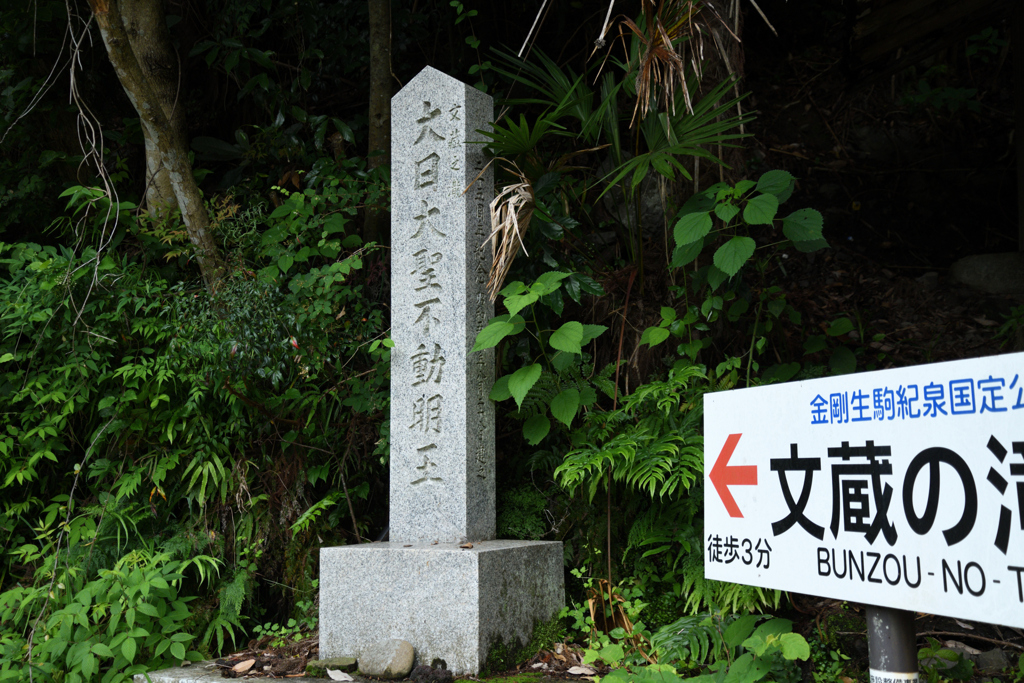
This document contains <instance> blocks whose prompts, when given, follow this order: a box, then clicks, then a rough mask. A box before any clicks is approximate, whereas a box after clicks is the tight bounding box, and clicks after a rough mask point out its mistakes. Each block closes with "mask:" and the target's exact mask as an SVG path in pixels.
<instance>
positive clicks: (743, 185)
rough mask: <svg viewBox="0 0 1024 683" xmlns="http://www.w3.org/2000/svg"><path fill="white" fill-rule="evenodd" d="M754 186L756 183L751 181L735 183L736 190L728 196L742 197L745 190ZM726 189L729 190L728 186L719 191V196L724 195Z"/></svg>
mask: <svg viewBox="0 0 1024 683" xmlns="http://www.w3.org/2000/svg"><path fill="white" fill-rule="evenodd" d="M756 184H757V183H755V182H754V181H753V180H741V181H739V182H738V183H736V189H735V190H733V191H732V192H731V193H730V194H732V195H734V196H735V197H742V196H743V195H744V194H745V193H746V192H747V190H749V189H750V188H752V187H754V186H755V185H756ZM708 189H710V188H708ZM727 189H729V188H728V185H726V186H725V187H723V188H722V189H721V190H719V195H723V194H725V191H726V190H727Z"/></svg>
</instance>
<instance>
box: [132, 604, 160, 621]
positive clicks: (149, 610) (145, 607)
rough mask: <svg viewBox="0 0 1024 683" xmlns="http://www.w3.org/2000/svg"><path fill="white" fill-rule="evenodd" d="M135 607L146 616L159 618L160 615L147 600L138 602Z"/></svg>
mask: <svg viewBox="0 0 1024 683" xmlns="http://www.w3.org/2000/svg"><path fill="white" fill-rule="evenodd" d="M136 609H138V610H139V611H140V612H142V613H143V614H145V615H146V616H150V617H154V618H159V617H160V613H159V612H157V611H156V607H153V605H151V604H149V603H148V602H140V603H139V604H138V607H137V608H136Z"/></svg>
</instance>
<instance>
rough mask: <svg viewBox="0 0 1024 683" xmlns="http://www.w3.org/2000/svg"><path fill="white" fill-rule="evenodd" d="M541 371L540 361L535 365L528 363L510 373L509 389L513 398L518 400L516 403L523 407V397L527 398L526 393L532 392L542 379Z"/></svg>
mask: <svg viewBox="0 0 1024 683" xmlns="http://www.w3.org/2000/svg"><path fill="white" fill-rule="evenodd" d="M540 372H541V367H540V363H534V364H533V365H527V366H526V367H525V368H519V369H518V370H516V371H515V372H513V373H512V374H511V375H509V378H508V390H509V393H511V394H512V398H514V399H515V400H516V405H517V406H519V407H520V408H522V407H523V399H524V398H526V394H528V393H529V392H530V389H531V388H533V385H534V384H536V383H537V380H538V379H540Z"/></svg>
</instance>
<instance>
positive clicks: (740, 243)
mask: <svg viewBox="0 0 1024 683" xmlns="http://www.w3.org/2000/svg"><path fill="white" fill-rule="evenodd" d="M767 196H771V195H767ZM756 247H757V243H756V242H754V240H753V239H752V238H750V237H733V238H732V239H731V240H729V241H728V242H726V243H725V244H723V245H722V246H720V247H719V248H718V251H716V252H715V266H716V267H717V268H718V269H719V270H721V271H722V272H723V273H725V274H726V275H728V276H729V277H732V276H733V275H735V274H736V273H738V272H740V268H742V267H743V264H744V263H746V262H747V260H749V259H750V257H751V256H753V255H754V249H755V248H756ZM708 279H709V281H710V276H709V277H708Z"/></svg>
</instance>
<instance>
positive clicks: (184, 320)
mask: <svg viewBox="0 0 1024 683" xmlns="http://www.w3.org/2000/svg"><path fill="white" fill-rule="evenodd" d="M375 1H376V0H371V3H370V4H371V5H372V4H373V2H375ZM121 2H122V3H124V0H121ZM115 4H116V3H115ZM584 4H586V3H575V2H573V3H564V4H563V5H564V6H557V7H555V8H554V9H552V10H551V13H550V16H549V17H548V18H547V19H546V22H547V25H546V27H545V29H544V34H543V35H544V36H546V37H544V38H542V39H538V40H537V41H536V43H535V44H534V45H533V47H532V50H531V51H530V53H529V56H526V57H519V56H517V55H516V53H515V52H514V50H513V49H509V48H506V47H505V46H506V45H513V44H515V45H518V44H521V43H522V41H523V38H524V36H526V35H527V33H528V32H529V30H530V25H531V23H532V21H533V18H534V15H535V13H536V11H537V10H538V9H539V5H540V3H539V2H532V3H488V7H486V8H485V7H482V6H481V7H474V5H473V4H472V3H465V4H464V3H461V2H450V3H449V2H447V1H441V0H433V1H432V0H427V1H398V0H396V1H395V2H394V3H393V6H392V8H391V26H392V44H391V47H390V50H391V54H392V72H393V74H394V78H393V79H392V84H391V85H392V89H393V91H394V90H397V89H398V88H399V87H400V84H401V83H404V82H407V81H408V79H409V78H410V77H411V76H412V75H414V74H415V73H417V72H418V71H419V70H420V68H422V66H423V65H424V64H426V63H429V64H431V65H433V66H435V67H437V68H441V69H444V70H446V71H448V72H449V73H452V74H453V75H455V76H457V77H460V78H463V79H465V80H467V81H471V82H474V83H476V84H477V86H478V87H481V88H483V89H486V90H487V91H488V92H491V93H492V94H494V96H495V98H496V100H497V102H498V103H499V105H500V106H499V109H500V111H502V112H504V113H503V115H502V116H501V118H500V119H499V121H498V122H496V124H495V126H494V130H493V133H491V134H490V137H491V139H492V142H491V144H490V145H489V149H488V151H489V153H490V154H491V155H493V156H494V157H495V159H496V162H495V163H496V164H497V168H498V179H497V184H498V187H499V189H500V188H507V187H512V186H516V187H518V188H519V190H521V191H520V192H519V193H518V194H510V195H509V196H508V197H509V201H508V202H507V203H506V204H505V214H504V215H505V216H508V215H510V214H515V215H516V216H517V217H518V224H519V226H520V232H519V235H518V236H517V235H513V234H512V233H510V232H509V227H508V225H507V224H506V225H504V226H503V227H504V229H505V233H504V236H505V238H506V239H505V242H504V244H503V246H502V249H505V250H510V251H509V252H508V253H509V256H510V258H509V261H510V262H511V267H510V271H509V272H508V274H507V277H506V278H505V279H504V283H503V286H502V287H501V292H500V295H499V297H498V303H497V305H496V311H497V312H498V313H499V315H498V316H497V317H496V318H495V319H494V320H493V321H491V323H490V324H489V325H488V326H487V328H486V329H485V330H484V331H483V332H482V333H481V335H480V336H479V338H478V339H477V348H489V347H496V349H497V356H496V357H497V363H498V373H497V376H496V378H495V380H496V381H495V385H494V388H493V390H492V392H491V398H492V399H493V400H495V401H496V402H497V404H498V432H499V434H501V435H502V438H501V440H500V445H499V453H498V468H499V471H500V473H501V476H500V477H499V480H500V481H505V482H513V484H512V485H509V486H507V487H505V488H503V489H502V490H501V491H500V492H499V510H498V527H499V529H498V533H499V535H501V536H506V537H512V538H535V539H536V538H546V539H557V540H561V541H563V542H564V543H565V547H566V570H567V579H568V580H567V588H568V590H569V597H570V600H571V605H570V607H569V608H567V609H566V611H565V614H564V615H563V620H562V622H561V623H560V624H556V625H549V626H550V629H549V630H552V631H558V630H559V629H563V631H562V635H566V633H565V632H564V629H569V635H571V636H572V637H575V638H578V639H579V640H581V641H585V642H586V643H587V645H588V647H589V649H590V653H591V654H590V655H589V656H590V657H591V661H599V660H600V661H604V662H609V663H613V664H617V665H619V664H642V663H644V662H646V661H650V659H651V658H653V657H655V656H660V657H661V661H662V662H663V663H666V662H673V663H680V662H682V663H683V664H680V666H681V667H683V666H692V667H694V668H696V667H699V666H701V665H704V664H707V663H710V662H711V661H712V660H717V661H718V662H719V663H718V664H717V665H716V669H715V671H717V672H718V673H720V674H722V675H724V673H725V672H726V671H727V670H729V668H730V667H732V668H733V669H734V671H735V672H736V673H734V674H733V675H734V676H736V677H740V676H741V674H742V676H745V678H743V680H758V678H759V677H760V676H763V675H765V674H767V673H768V672H769V671H770V672H773V675H775V676H777V677H778V678H777V680H791V679H792V676H793V675H794V671H795V665H794V664H793V662H794V660H796V659H806V658H807V657H808V656H809V655H810V651H809V649H808V645H807V643H806V641H804V640H803V638H802V637H801V636H799V635H796V634H793V633H790V627H791V624H790V623H789V622H788V621H786V620H784V619H769V618H767V617H761V616H755V615H753V614H747V613H759V612H761V611H768V610H770V609H773V608H777V607H778V606H779V604H780V600H781V596H780V595H779V594H778V593H777V592H774V591H763V590H761V589H755V588H751V587H746V586H737V585H728V584H720V583H717V582H712V581H707V580H705V579H704V576H703V569H702V559H701V558H702V555H701V548H702V538H703V535H702V528H701V524H702V522H701V519H702V517H701V501H702V496H703V491H702V468H703V462H702V457H703V449H702V425H701V405H702V403H701V397H702V396H703V394H704V393H706V392H709V391H717V390H721V389H727V388H732V387H736V386H749V385H754V384H757V383H760V382H767V381H778V380H783V381H785V380H788V379H791V378H793V377H795V376H800V377H809V376H815V375H818V374H822V373H825V372H830V371H832V372H848V371H852V370H853V368H854V366H855V363H856V359H855V357H854V354H853V353H852V352H851V351H850V350H849V349H848V348H847V347H846V346H844V345H843V344H842V343H841V342H840V339H841V337H842V336H843V335H845V334H846V333H847V332H849V331H850V330H851V329H852V328H853V323H852V322H851V321H850V320H848V319H846V318H839V319H837V320H835V321H834V322H833V324H832V325H831V326H830V327H828V329H827V330H825V331H824V332H825V334H820V335H816V334H812V332H818V331H819V330H805V329H804V327H803V320H802V317H801V312H800V311H799V310H797V309H796V308H794V307H793V306H792V305H791V304H790V303H789V302H788V301H787V300H786V296H785V293H784V290H783V289H782V288H781V287H780V286H779V283H780V282H781V281H782V280H783V279H784V278H785V277H786V273H785V268H784V267H783V266H782V265H781V257H782V255H783V254H784V253H785V252H786V251H787V250H788V252H789V253H795V252H796V251H799V252H812V251H815V250H818V249H821V248H824V247H825V246H827V245H826V243H825V241H824V240H823V238H822V217H821V214H820V213H818V212H817V211H816V210H815V209H813V208H810V207H808V206H807V203H808V202H807V201H804V200H802V199H801V197H800V195H799V193H795V192H794V190H795V187H796V184H795V179H794V177H793V176H792V175H791V174H789V173H787V172H785V171H780V170H770V169H760V168H754V167H739V166H737V167H730V166H728V165H727V164H725V162H724V161H723V159H722V157H723V155H724V154H725V153H728V152H729V150H730V149H731V148H732V147H734V146H739V145H742V144H743V142H744V138H745V137H746V136H747V134H746V132H745V131H746V128H745V126H746V125H748V124H749V123H750V122H751V121H752V119H753V115H752V114H751V113H750V112H749V109H747V108H745V107H744V97H745V96H744V91H743V83H742V82H737V79H735V78H734V77H733V76H732V75H731V74H732V72H731V69H728V68H723V64H726V65H727V64H728V60H727V59H724V58H719V57H716V56H715V49H714V46H713V45H712V44H711V43H710V42H708V43H707V44H705V43H703V42H702V41H705V40H707V39H706V37H702V36H704V35H705V34H704V33H702V31H703V32H706V31H707V30H708V27H710V26H713V25H716V24H715V23H714V22H716V21H719V20H718V19H717V18H715V17H713V16H712V15H710V14H709V13H708V12H707V11H706V10H704V9H702V8H701V7H700V6H699V3H690V2H683V1H677V2H671V1H665V2H660V3H657V5H656V6H655V4H654V3H651V2H643V3H633V4H631V5H630V7H629V9H628V10H627V11H628V12H630V13H631V15H630V16H629V17H617V18H616V19H615V21H614V22H613V23H612V25H611V26H610V28H609V34H608V45H607V46H606V47H605V48H604V51H603V52H598V53H597V54H596V55H594V56H593V57H592V58H590V59H587V56H588V55H590V54H591V52H592V48H591V43H592V41H593V40H594V38H595V37H596V36H597V35H598V34H599V33H600V32H601V29H602V26H603V22H604V19H605V16H604V13H605V8H604V7H601V8H598V7H596V6H595V7H594V8H589V9H587V12H591V13H590V14H584V10H583V8H582V5H584ZM599 4H603V3H599ZM163 7H164V8H165V10H166V15H165V19H166V24H167V26H168V27H169V29H170V32H171V39H172V41H173V48H174V50H175V54H176V55H177V59H178V62H179V68H180V72H181V75H182V78H181V80H180V81H179V82H178V85H177V90H176V91H174V95H173V98H172V100H173V103H174V107H180V108H181V109H182V111H184V113H185V117H186V121H187V139H188V145H189V150H190V152H189V154H190V163H191V171H192V175H193V177H194V179H195V180H196V182H197V183H198V187H199V188H200V189H201V190H202V192H203V197H204V211H205V215H206V218H207V220H208V222H209V231H210V234H211V235H212V238H213V240H214V242H215V245H216V254H206V253H202V254H201V253H198V252H197V249H196V247H195V246H194V244H195V241H194V240H193V239H192V232H191V230H192V229H193V228H192V226H191V225H186V221H185V219H184V218H183V216H182V214H181V213H180V212H177V211H155V210H154V209H153V207H152V206H147V204H146V199H147V196H148V192H149V190H150V187H149V186H148V181H147V174H146V171H145V160H146V153H145V140H144V134H143V133H144V129H145V127H146V124H145V122H144V121H141V120H140V116H139V115H138V113H137V112H136V111H135V110H134V109H133V107H132V103H131V101H130V100H129V98H128V97H126V96H125V93H124V90H123V89H122V88H121V86H120V85H119V82H118V76H117V75H116V74H115V73H114V70H113V69H112V68H111V65H110V61H109V59H108V56H107V53H106V51H105V49H104V45H103V42H102V41H101V40H100V38H99V34H98V31H97V29H96V26H95V24H90V23H89V19H90V13H89V7H88V6H87V5H86V4H85V3H84V2H81V3H77V4H75V3H71V4H70V5H66V4H65V3H63V2H59V1H58V0H37V1H36V2H34V3H31V4H30V5H29V6H28V7H13V6H12V7H5V8H3V9H2V10H0V37H2V38H3V40H2V47H0V125H2V130H0V136H2V140H0V209H2V211H0V495H2V499H3V502H2V505H0V537H2V539H3V544H2V547H3V548H4V553H3V554H2V556H0V622H2V626H0V680H4V681H6V680H11V681H21V680H30V679H31V680H33V681H53V682H55V683H61V682H62V681H63V682H70V681H79V680H80V681H96V680H102V681H104V683H107V682H108V681H117V680H125V679H127V678H128V677H129V676H131V675H132V674H133V673H135V672H140V671H144V670H149V669H153V668H158V667H161V666H167V665H170V664H174V663H177V662H180V661H181V660H182V659H197V658H200V657H208V656H214V655H220V654H222V653H225V652H228V651H230V650H231V649H232V648H236V647H238V646H240V645H242V644H243V643H245V642H247V641H248V639H249V638H251V637H252V636H253V635H255V634H258V633H265V632H274V633H278V632H282V631H284V630H287V631H288V633H289V635H293V634H294V633H301V632H303V630H304V629H305V631H306V632H308V630H309V629H310V628H313V627H314V625H315V608H314V607H313V606H312V603H313V600H314V598H315V595H316V588H315V587H316V579H317V566H316V557H317V552H316V551H317V549H318V548H319V547H321V546H323V545H326V544H339V543H358V542H363V541H366V540H372V539H373V538H374V537H376V536H378V535H379V534H381V533H382V532H383V530H384V529H385V528H386V526H387V491H388V487H387V466H388V453H389V445H388V444H389V425H388V419H387V416H388V401H389V396H388V385H389V370H388V360H389V355H388V354H389V347H390V341H389V339H388V327H389V324H388V309H387V302H388V295H389V292H388V285H389V277H388V269H389V250H388V246H387V236H386V235H379V234H376V233H372V232H371V231H370V229H369V228H368V227H367V226H368V225H369V224H370V222H369V221H368V220H367V216H368V215H370V214H373V213H379V212H382V211H386V210H387V208H388V205H389V168H388V166H387V165H386V164H385V165H378V164H375V163H372V162H373V160H374V158H375V157H376V156H377V153H378V151H377V150H373V149H370V148H369V147H368V145H369V144H370V143H369V137H370V130H369V129H370V127H371V125H372V123H371V121H370V119H369V117H368V114H367V107H366V103H367V101H368V100H369V98H370V96H371V94H372V93H370V92H369V90H368V86H367V85H366V83H367V82H368V76H367V74H368V73H369V67H370V55H371V53H372V50H373V49H374V46H373V45H371V44H370V41H369V39H368V38H367V31H366V25H367V21H368V4H367V3H365V2H356V1H354V0H337V1H335V2H331V3H319V2H314V1H313V0H298V1H295V0H289V1H288V2H279V1H278V0H244V1H243V0H227V1H224V2H213V1H208V0H197V1H196V2H168V3H165V4H164V5H163ZM69 11H71V13H72V14H71V16H69V15H68V12H69ZM577 28H578V29H579V31H578V32H577V33H574V32H573V31H574V30H576V29H577ZM620 33H621V35H620ZM566 36H569V37H568V38H566ZM612 38H615V40H614V41H612V40H611V39H612ZM613 43H614V44H613ZM545 50H546V51H545ZM704 50H706V53H705V52H704ZM570 51H573V52H572V54H570ZM559 52H561V54H558V53H559ZM698 58H699V59H702V60H705V61H706V63H705V61H698ZM694 66H697V67H701V68H702V72H701V73H697V72H695V71H694V68H693V67H694ZM716 73H717V74H718V75H717V76H715V74H716ZM68 92H71V93H72V101H71V104H70V105H69V104H68V102H67V101H66V99H65V93H68ZM737 158H739V159H741V160H742V156H739V157H737ZM702 164H703V167H702V166H701V165H702ZM702 168H703V173H702V172H701V169H702ZM709 175H710V176H713V177H714V178H715V179H717V180H718V181H719V182H716V183H714V184H711V185H710V186H708V183H707V182H705V183H703V184H701V183H700V180H701V178H704V179H706V178H707V177H709ZM695 176H696V177H695ZM514 197H519V198H520V199H519V200H515V199H514ZM522 197H526V198H527V199H526V201H522ZM517 201H518V202H519V203H517ZM783 205H786V208H782V207H783ZM791 207H793V208H791ZM385 232H386V231H385ZM372 238H376V239H372ZM520 238H521V239H522V241H523V244H524V246H525V248H526V251H527V252H528V253H529V256H528V257H527V256H525V255H522V254H520V255H519V258H514V256H515V252H514V246H513V245H514V244H515V243H516V242H517V240H519V239H520ZM209 256H216V257H217V259H218V262H219V263H221V264H222V271H220V273H219V275H217V276H216V277H212V278H211V277H209V273H201V272H200V265H201V264H200V262H201V261H202V258H206V257H209ZM204 268H205V266H204ZM793 339H798V340H800V341H799V342H798V343H795V344H794V343H793V342H792V340H793ZM592 597H593V598H598V599H600V598H602V597H603V599H604V601H606V604H607V606H608V609H607V611H606V613H605V615H604V616H603V617H601V616H599V619H598V620H599V623H597V624H595V623H594V620H593V619H592V618H591V617H590V615H589V614H588V612H587V610H586V609H585V608H584V604H585V602H586V600H587V599H588V598H592ZM737 613H744V616H741V617H737V616H736V614H737ZM289 619H293V621H292V622H291V624H292V625H293V626H288V627H277V626H276V625H279V624H285V623H287V622H288V620H289ZM668 625H671V626H672V627H671V628H668V629H665V628H661V627H665V626H668ZM659 629H660V630H659ZM826 654H827V653H826ZM755 660H757V662H758V664H757V666H754V665H753V662H754V661H755ZM837 661H838V660H837ZM748 669H749V670H750V671H751V672H753V671H754V670H755V669H756V671H757V672H761V673H760V676H758V677H754V673H748ZM623 675H624V674H623ZM638 675H643V676H647V677H650V678H652V679H653V678H658V679H659V680H661V679H663V678H664V677H665V676H670V675H673V676H674V674H671V673H670V672H669V671H668V670H663V669H656V668H650V669H648V670H645V673H643V674H638ZM620 677H621V676H620ZM787 677H789V678H787ZM623 680H625V678H623ZM708 680H710V679H708ZM737 680H739V678H737Z"/></svg>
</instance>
